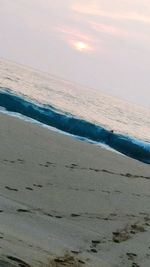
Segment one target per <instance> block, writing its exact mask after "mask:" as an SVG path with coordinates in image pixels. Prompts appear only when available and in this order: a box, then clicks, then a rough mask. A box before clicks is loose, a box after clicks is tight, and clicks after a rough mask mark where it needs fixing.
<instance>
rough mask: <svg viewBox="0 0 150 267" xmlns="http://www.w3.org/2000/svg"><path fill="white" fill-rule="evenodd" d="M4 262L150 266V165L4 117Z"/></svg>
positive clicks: (0, 213)
mask: <svg viewBox="0 0 150 267" xmlns="http://www.w3.org/2000/svg"><path fill="white" fill-rule="evenodd" d="M0 255H1V256H0V266H1V267H7V266H16V265H18V266H21V267H28V264H29V265H31V266H40V265H41V264H42V263H45V264H47V263H48V262H49V266H55V267H59V266H76V267H77V266H78V267H79V266H91V267H96V266H99V267H123V266H125V267H139V266H140V267H149V266H150V166H148V165H146V164H143V163H140V162H138V161H135V160H132V159H130V158H127V157H125V156H122V155H120V154H117V153H114V152H111V151H107V150H105V149H103V148H100V147H96V146H94V145H91V144H87V143H85V142H81V141H77V140H74V139H73V138H71V137H68V136H65V135H62V134H60V133H57V132H53V131H50V130H48V129H45V128H42V127H40V126H39V125H33V124H31V123H28V122H25V121H22V120H20V119H18V118H14V117H9V116H7V115H5V114H0ZM64 255H65V256H64Z"/></svg>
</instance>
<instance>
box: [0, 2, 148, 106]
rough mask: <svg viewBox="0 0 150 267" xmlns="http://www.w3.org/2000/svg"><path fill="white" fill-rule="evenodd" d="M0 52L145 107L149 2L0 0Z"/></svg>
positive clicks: (1, 55)
mask: <svg viewBox="0 0 150 267" xmlns="http://www.w3.org/2000/svg"><path fill="white" fill-rule="evenodd" d="M0 57H3V58H6V59H9V60H13V61H15V62H18V63H21V64H25V65H29V66H31V67H34V68H37V69H40V70H43V71H46V72H49V73H50V74H54V75H56V76H58V77H62V78H65V79H67V80H71V81H75V82H78V83H81V84H83V85H86V86H88V87H91V88H95V89H97V90H101V91H103V92H105V93H107V94H111V95H114V96H117V97H120V98H123V99H125V100H127V101H130V102H134V103H138V104H141V105H145V106H148V107H150V88H149V85H150V73H149V72H150V1H149V0H132V1H131V0H92V1H91V0H55V1H52V0H0Z"/></svg>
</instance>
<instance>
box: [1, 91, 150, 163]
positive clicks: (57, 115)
mask: <svg viewBox="0 0 150 267" xmlns="http://www.w3.org/2000/svg"><path fill="white" fill-rule="evenodd" d="M0 106H1V107H3V108H5V109H6V110H7V111H9V112H15V113H19V114H21V115H24V116H26V117H28V118H32V119H34V120H36V121H38V122H40V123H43V124H45V125H48V126H52V127H55V128H57V129H59V130H61V131H64V132H66V133H69V134H72V135H75V136H78V137H81V138H82V139H84V140H87V139H88V140H91V141H94V142H97V143H103V144H106V145H108V146H109V147H111V148H113V149H115V150H117V151H119V152H121V153H123V154H125V155H127V156H129V157H132V158H134V159H137V160H139V161H142V162H144V163H147V164H150V143H148V142H144V141H141V140H138V139H136V138H133V137H130V136H127V135H122V134H117V133H114V132H111V131H109V130H107V129H105V128H104V127H102V126H100V125H96V124H94V123H91V122H88V121H85V120H83V119H80V118H77V117H75V116H73V115H71V114H69V113H65V112H62V111H60V110H58V109H55V108H54V107H52V106H50V105H40V104H38V103H36V102H33V101H30V100H29V99H27V98H25V97H23V96H20V95H16V94H14V93H13V91H12V90H10V89H7V88H1V91H0Z"/></svg>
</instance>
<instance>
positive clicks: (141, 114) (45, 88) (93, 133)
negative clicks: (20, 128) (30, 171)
mask: <svg viewBox="0 0 150 267" xmlns="http://www.w3.org/2000/svg"><path fill="white" fill-rule="evenodd" d="M0 107H1V112H3V111H4V110H5V112H9V114H10V113H12V114H13V115H14V114H16V116H18V115H19V116H20V117H21V118H22V119H23V118H25V117H27V118H28V119H32V122H33V120H35V121H38V122H40V123H41V124H43V125H48V126H52V127H54V128H56V129H58V130H61V131H63V132H64V133H67V134H71V135H73V136H75V137H76V138H79V139H81V140H84V141H88V142H93V143H95V144H103V145H106V146H107V147H110V148H112V149H114V150H116V151H118V152H121V153H123V154H125V155H127V156H129V157H132V158H134V159H137V160H140V161H142V162H144V163H148V164H150V109H148V108H146V107H142V106H139V105H136V104H133V103H127V102H125V101H123V100H120V99H117V98H115V97H112V96H109V95H107V94H104V93H103V92H102V91H101V90H96V89H91V88H87V87H84V86H81V85H79V84H77V83H72V82H70V81H67V80H64V79H61V78H58V77H56V76H53V75H51V74H48V73H44V72H41V71H38V70H35V69H32V68H29V67H26V66H22V65H19V64H16V63H13V62H10V61H7V60H4V59H0Z"/></svg>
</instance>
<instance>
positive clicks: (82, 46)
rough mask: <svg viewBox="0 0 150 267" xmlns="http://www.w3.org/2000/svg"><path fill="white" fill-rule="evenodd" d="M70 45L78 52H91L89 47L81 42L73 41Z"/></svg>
mask: <svg viewBox="0 0 150 267" xmlns="http://www.w3.org/2000/svg"><path fill="white" fill-rule="evenodd" d="M72 45H73V47H74V48H75V49H76V50H78V51H79V52H88V51H89V50H91V48H90V46H89V45H88V44H87V43H85V42H83V41H74V42H73V43H72Z"/></svg>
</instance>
